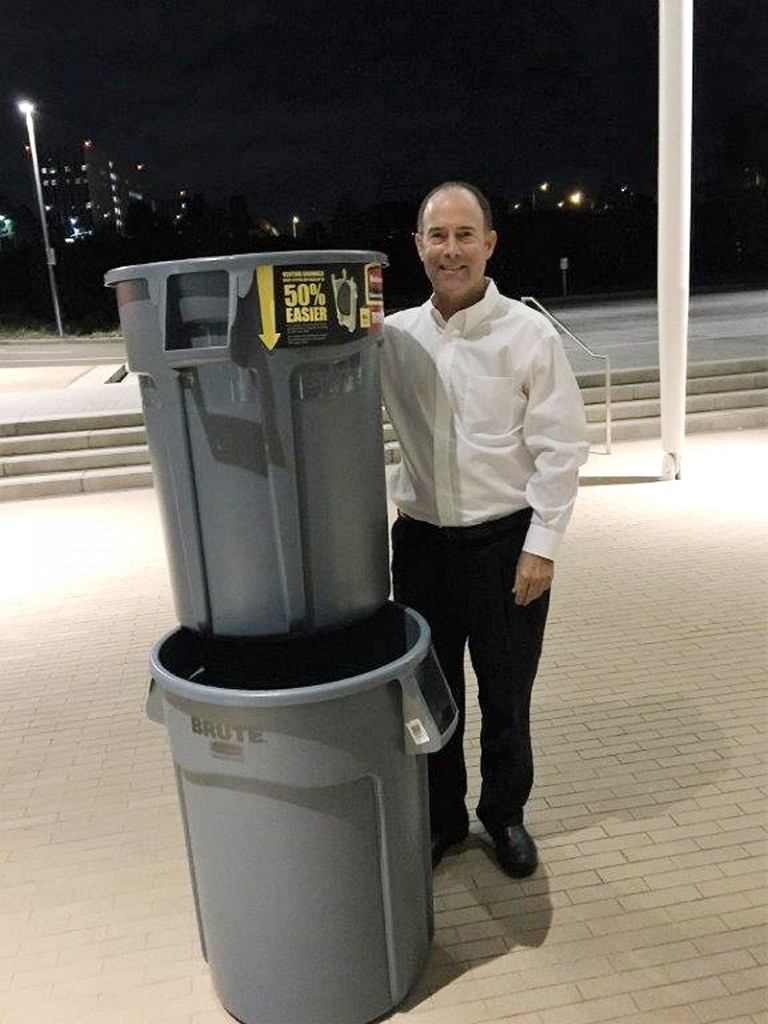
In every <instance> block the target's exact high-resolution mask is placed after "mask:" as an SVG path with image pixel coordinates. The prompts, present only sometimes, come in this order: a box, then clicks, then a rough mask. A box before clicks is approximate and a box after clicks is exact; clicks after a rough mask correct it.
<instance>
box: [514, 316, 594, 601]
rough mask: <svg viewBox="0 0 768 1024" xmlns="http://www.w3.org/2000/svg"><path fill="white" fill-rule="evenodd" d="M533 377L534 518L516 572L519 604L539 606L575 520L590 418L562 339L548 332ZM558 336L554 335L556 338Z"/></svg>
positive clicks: (530, 488)
mask: <svg viewBox="0 0 768 1024" xmlns="http://www.w3.org/2000/svg"><path fill="white" fill-rule="evenodd" d="M547 333H548V334H549V337H550V339H551V340H550V343H549V344H547V345H546V346H543V347H542V350H541V353H540V358H539V359H538V360H537V361H536V364H535V366H534V368H533V371H532V373H531V379H530V382H529V390H528V404H527V408H526V412H525V418H524V421H523V440H524V442H525V445H526V448H527V449H528V451H529V452H530V454H531V456H532V458H533V460H534V463H535V469H534V471H533V473H532V474H531V476H530V478H529V480H528V485H527V487H526V496H527V498H528V503H529V504H530V506H531V508H532V509H533V517H532V519H531V526H530V528H529V530H528V535H527V537H526V539H525V543H524V545H523V552H522V554H521V555H520V558H519V560H518V564H517V568H516V571H515V585H514V587H513V593H514V595H515V604H518V605H527V604H530V603H531V601H535V600H536V598H538V597H540V596H541V595H542V594H543V593H544V592H545V591H546V590H548V589H549V588H550V586H551V585H552V579H553V577H554V572H555V563H554V558H555V555H556V554H557V550H558V548H559V545H560V541H561V540H562V536H563V533H564V531H565V527H566V526H567V524H568V521H569V519H570V517H571V512H572V510H573V505H574V502H575V500H576V494H577V491H578V481H579V478H578V471H579V466H580V465H581V464H582V463H584V462H586V460H587V457H588V455H589V445H588V444H587V442H586V440H585V434H586V417H585V415H584V405H583V402H582V399H581V393H580V391H579V387H578V384H577V383H576V378H575V377H574V375H573V371H572V370H571V367H570V364H569V362H568V359H567V357H566V355H565V351H564V350H563V347H562V344H561V342H560V338H559V336H557V335H554V332H552V331H551V329H549V328H548V330H547ZM553 335H554V336H553Z"/></svg>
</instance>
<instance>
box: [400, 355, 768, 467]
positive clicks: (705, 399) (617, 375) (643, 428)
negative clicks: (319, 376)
mask: <svg viewBox="0 0 768 1024" xmlns="http://www.w3.org/2000/svg"><path fill="white" fill-rule="evenodd" d="M577 380H578V382H579V387H580V389H581V394H582V397H583V399H584V406H585V409H586V413H587V438H588V440H589V442H590V444H593V445H600V444H602V443H604V441H605V375H604V374H603V373H602V372H597V373H579V374H577ZM686 390H687V397H686V417H685V429H686V432H687V433H690V434H693V433H697V432H705V431H717V430H745V429H748V428H755V427H768V358H766V359H728V360H718V361H714V362H707V363H694V364H691V365H689V367H688V383H687V389H686ZM611 435H612V439H613V441H630V440H639V439H641V438H649V437H659V436H660V435H661V403H660V400H659V371H658V367H656V368H646V369H638V370H614V371H613V373H612V375H611ZM384 460H385V462H386V463H388V464H391V463H395V462H399V461H400V446H399V444H398V441H397V438H396V436H395V433H394V431H393V429H392V426H391V424H389V423H385V425H384Z"/></svg>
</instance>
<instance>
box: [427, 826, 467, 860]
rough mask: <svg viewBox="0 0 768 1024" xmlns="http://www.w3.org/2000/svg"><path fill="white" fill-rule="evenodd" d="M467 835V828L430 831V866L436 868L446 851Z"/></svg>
mask: <svg viewBox="0 0 768 1024" xmlns="http://www.w3.org/2000/svg"><path fill="white" fill-rule="evenodd" d="M468 835H469V829H464V831H463V832H461V831H459V832H433V833H432V867H433V868H436V867H437V865H438V864H439V863H440V861H441V860H442V859H443V856H444V855H445V853H446V851H447V850H449V849H450V848H451V847H452V846H455V845H456V844H457V843H461V842H463V841H464V840H465V839H466V838H467V836H468Z"/></svg>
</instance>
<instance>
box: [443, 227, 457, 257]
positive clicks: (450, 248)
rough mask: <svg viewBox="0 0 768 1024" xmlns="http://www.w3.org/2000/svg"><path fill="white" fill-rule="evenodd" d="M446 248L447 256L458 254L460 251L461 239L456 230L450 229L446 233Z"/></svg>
mask: <svg viewBox="0 0 768 1024" xmlns="http://www.w3.org/2000/svg"><path fill="white" fill-rule="evenodd" d="M444 249H445V254H446V255H447V256H456V255H458V253H459V252H460V249H459V239H458V236H457V235H456V234H455V232H453V231H449V232H448V233H447V234H446V236H445V243H444Z"/></svg>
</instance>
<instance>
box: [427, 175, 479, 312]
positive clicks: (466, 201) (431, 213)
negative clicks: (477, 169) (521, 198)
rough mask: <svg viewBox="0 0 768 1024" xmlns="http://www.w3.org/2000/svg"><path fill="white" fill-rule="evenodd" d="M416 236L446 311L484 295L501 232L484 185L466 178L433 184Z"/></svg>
mask: <svg viewBox="0 0 768 1024" xmlns="http://www.w3.org/2000/svg"><path fill="white" fill-rule="evenodd" d="M415 240H416V248H417V249H418V252H419V256H420V257H421V261H422V263H423V264H424V270H425V272H426V275H427V277H428V278H429V280H430V281H431V282H432V288H433V289H434V293H435V294H434V303H435V305H436V306H437V308H438V309H439V310H440V312H441V313H442V314H443V316H444V317H446V318H448V317H450V316H452V315H453V314H454V313H456V312H457V311H458V310H460V309H465V308H466V307H467V306H472V305H474V303H476V302H479V301H480V299H481V298H482V297H483V295H484V294H485V265H486V263H487V262H488V260H489V259H490V257H491V255H492V254H493V250H494V249H495V247H496V232H495V231H494V230H493V224H492V219H491V208H490V205H489V203H488V200H487V199H486V198H485V196H484V195H483V194H482V192H480V191H479V189H476V188H475V187H474V185H468V184H467V183H466V182H462V181H448V182H445V183H444V184H443V185H438V186H437V188H434V189H432V191H431V192H430V193H429V194H428V195H427V196H426V198H425V199H424V201H423V202H422V204H421V207H420V209H419V216H418V222H417V231H416V236H415Z"/></svg>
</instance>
